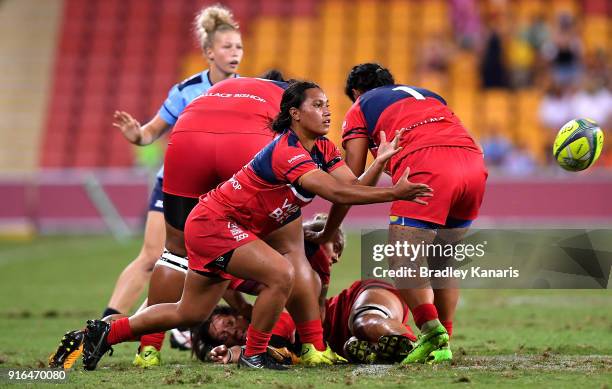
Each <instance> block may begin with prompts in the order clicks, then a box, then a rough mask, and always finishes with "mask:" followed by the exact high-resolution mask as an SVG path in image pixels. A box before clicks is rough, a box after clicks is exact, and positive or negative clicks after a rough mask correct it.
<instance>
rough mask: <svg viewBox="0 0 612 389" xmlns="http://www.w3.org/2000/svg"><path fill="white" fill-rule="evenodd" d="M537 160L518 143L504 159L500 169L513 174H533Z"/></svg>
mask: <svg viewBox="0 0 612 389" xmlns="http://www.w3.org/2000/svg"><path fill="white" fill-rule="evenodd" d="M536 168H537V162H536V160H535V159H534V158H533V156H532V155H531V153H529V151H528V150H527V148H526V147H525V146H524V145H523V144H518V145H517V146H516V147H515V148H514V149H513V150H511V151H510V152H509V153H508V154H507V155H506V158H505V159H504V164H503V166H502V170H503V171H504V172H506V173H508V174H511V175H514V176H526V175H529V174H533V172H534V171H535V170H536Z"/></svg>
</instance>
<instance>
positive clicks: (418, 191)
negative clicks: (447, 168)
mask: <svg viewBox="0 0 612 389" xmlns="http://www.w3.org/2000/svg"><path fill="white" fill-rule="evenodd" d="M409 175H410V168H407V169H406V170H405V171H404V173H403V174H402V176H401V177H400V179H399V180H398V181H397V183H396V184H395V185H394V186H393V191H394V193H395V197H396V198H397V199H398V200H407V201H414V202H415V203H417V204H421V205H427V202H426V201H424V200H422V199H420V197H432V196H433V189H431V188H430V187H429V186H428V185H426V184H416V183H413V182H410V181H409V180H408V176H409Z"/></svg>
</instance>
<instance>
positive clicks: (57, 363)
mask: <svg viewBox="0 0 612 389" xmlns="http://www.w3.org/2000/svg"><path fill="white" fill-rule="evenodd" d="M326 220H327V215H325V214H317V215H315V216H314V217H313V219H311V220H308V221H306V222H304V226H303V227H304V231H305V232H306V231H311V232H320V231H322V230H323V227H325V222H326ZM344 242H345V237H344V232H343V231H342V229H338V231H337V233H336V235H335V238H334V241H333V242H330V246H329V247H323V245H316V244H314V243H312V242H307V241H304V248H305V253H306V258H307V259H308V262H309V263H310V265H311V267H312V269H313V270H314V271H315V273H316V274H317V276H318V277H317V279H319V280H321V292H320V294H319V296H320V297H319V303H320V304H321V314H322V315H324V313H325V300H326V295H327V289H328V287H329V281H330V274H331V266H332V264H334V263H336V262H337V261H338V258H339V257H340V256H341V255H342V252H343V250H344ZM164 269H165V270H164V271H165V272H173V271H174V272H179V273H184V271H183V270H182V269H181V268H176V267H172V266H166V267H165V268H164ZM169 278H171V277H168V279H169ZM165 287H167V288H173V285H165ZM178 287H180V288H181V289H182V287H183V283H182V282H181V283H180V284H179V285H178ZM230 288H231V290H230V289H228V290H227V292H226V294H225V295H224V297H223V298H224V300H225V301H226V302H227V303H228V304H230V306H231V308H229V309H231V312H232V313H234V314H235V315H236V316H240V317H241V318H244V319H245V320H247V323H248V320H250V318H251V312H252V308H253V307H252V306H251V305H250V304H248V303H247V302H246V300H245V299H244V297H243V296H242V293H241V292H244V293H250V294H256V293H257V291H258V287H257V284H256V283H255V282H253V281H251V280H235V281H234V282H232V284H231V286H230ZM123 317H127V315H123V314H113V315H109V316H107V317H105V318H104V319H103V320H105V321H107V322H110V321H113V320H117V319H120V318H123ZM322 317H323V316H322ZM292 323H293V322H292ZM294 326H295V325H294ZM200 327H201V326H197V327H196V328H200ZM244 328H245V329H246V327H244ZM185 332H187V334H186V336H188V338H187V339H186V340H187V341H188V342H189V349H191V342H192V336H191V333H190V331H185ZM83 334H84V331H83V330H74V331H69V332H67V333H66V334H65V335H64V336H63V337H62V340H61V341H60V345H59V346H58V348H57V350H56V351H55V352H54V353H53V354H51V356H50V357H49V367H51V368H58V367H61V368H64V369H70V368H71V367H72V366H73V364H74V363H75V362H76V360H77V358H78V357H80V356H81V354H82V343H83ZM144 336H146V335H144ZM245 336H246V334H245V333H243V334H241V335H240V336H239V339H241V341H242V344H244V341H245ZM171 340H172V339H171ZM140 342H141V344H140V347H139V349H138V350H139V351H138V353H137V354H136V358H135V360H134V363H133V364H134V365H136V366H140V367H144V368H146V367H153V366H159V365H160V364H161V348H162V345H163V343H161V342H160V343H159V344H158V345H145V346H144V347H143V346H142V342H143V341H142V337H141V341H140Z"/></svg>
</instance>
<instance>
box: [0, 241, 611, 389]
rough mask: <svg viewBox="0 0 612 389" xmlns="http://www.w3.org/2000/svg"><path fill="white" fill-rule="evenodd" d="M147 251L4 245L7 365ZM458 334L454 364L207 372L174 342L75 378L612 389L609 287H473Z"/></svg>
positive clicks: (91, 304)
mask: <svg viewBox="0 0 612 389" xmlns="http://www.w3.org/2000/svg"><path fill="white" fill-rule="evenodd" d="M356 238H357V237H356V236H355V235H351V236H350V237H349V246H348V247H347V250H346V251H345V255H344V258H342V260H341V263H339V264H338V265H337V266H335V267H334V269H333V272H332V285H331V291H330V293H336V292H338V291H339V290H341V289H342V288H344V287H346V286H348V285H349V284H350V283H351V282H352V281H354V280H355V279H357V278H358V277H359V256H358V250H359V244H358V241H357V239H356ZM139 245H140V241H139V240H133V241H129V242H127V243H125V244H118V243H116V242H115V241H113V240H112V239H111V238H109V237H44V238H37V239H35V240H33V241H28V242H6V241H0V281H1V282H0V296H2V298H1V299H0V368H14V367H22V368H26V367H27V368H34V367H40V366H43V365H44V363H45V361H46V358H47V356H48V354H49V353H50V352H51V351H52V350H53V349H54V348H55V347H56V345H57V342H58V341H59V338H60V337H61V335H62V334H63V333H64V332H65V331H66V330H68V329H72V328H78V327H82V326H83V325H84V322H85V320H86V319H88V318H93V317H97V316H98V315H99V314H100V313H101V311H102V310H103V308H104V307H105V303H106V302H107V299H108V297H109V296H110V292H111V289H112V287H113V285H114V282H115V279H116V276H117V275H118V274H119V272H120V271H121V269H122V268H123V266H124V265H125V264H126V263H127V262H128V261H129V260H131V259H132V258H133V257H134V256H135V255H136V253H137V252H138V250H139ZM454 327H455V328H454V331H455V335H454V336H453V341H452V347H453V350H454V352H455V356H456V358H455V361H454V362H453V364H452V365H447V366H436V367H430V366H411V367H409V368H404V367H399V366H393V367H390V366H381V367H377V366H342V367H334V368H319V369H303V368H295V369H293V370H292V371H291V372H290V373H287V372H268V371H265V372H253V371H244V370H240V369H237V368H235V367H226V366H216V365H210V364H206V365H204V364H201V363H199V362H196V361H194V360H192V359H191V358H190V357H189V354H188V353H185V352H178V351H174V350H171V349H170V348H169V347H167V348H165V349H164V350H163V361H164V366H163V367H162V368H158V369H153V370H147V371H141V370H139V369H136V368H133V367H132V366H131V364H130V363H131V360H132V357H133V354H134V351H135V347H136V346H135V344H122V345H119V346H117V347H116V349H115V355H114V356H112V357H105V358H104V359H103V360H102V361H101V363H100V365H99V369H98V370H97V371H95V372H84V371H82V370H81V369H80V368H79V369H75V370H74V371H72V372H70V373H69V380H68V382H69V384H70V386H74V387H98V388H100V387H104V388H106V387H121V388H125V387H158V386H164V387H165V386H173V385H181V386H200V385H208V384H213V385H215V386H219V387H243V388H244V387H250V386H256V385H260V386H267V387H273V388H276V387H278V388H291V387H325V388H327V387H346V386H356V387H358V386H368V387H399V386H412V387H416V386H417V385H418V386H420V387H426V386H434V385H436V386H447V385H452V386H462V385H466V386H469V387H481V386H489V385H495V386H498V387H510V386H513V387H514V386H532V387H577V386H579V387H594V388H603V387H607V388H611V387H612V385H611V382H612V291H610V290H603V291H602V290H599V291H597V290H579V291H577V290H555V291H543V290H538V291H530V290H521V291H509V290H493V291H491V290H467V291H464V292H463V294H462V298H461V301H460V306H459V311H458V315H457V318H456V320H455V326H454ZM4 384H5V383H4V382H2V381H0V386H3V385H4ZM33 385H34V386H38V385H40V383H36V384H33Z"/></svg>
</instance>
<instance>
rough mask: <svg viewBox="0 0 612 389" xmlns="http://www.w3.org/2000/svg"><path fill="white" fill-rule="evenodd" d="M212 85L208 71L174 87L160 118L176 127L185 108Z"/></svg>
mask: <svg viewBox="0 0 612 389" xmlns="http://www.w3.org/2000/svg"><path fill="white" fill-rule="evenodd" d="M211 86H212V83H211V82H210V77H209V76H208V69H207V70H204V71H203V72H202V73H198V74H194V75H193V76H191V77H189V78H187V79H186V80H184V81H182V82H180V83H178V84H176V85H174V86H173V87H172V89H170V92H168V97H167V98H166V100H165V101H164V103H163V104H162V106H161V108H160V109H159V112H158V114H159V117H161V118H162V119H163V120H164V121H165V122H166V123H168V124H169V125H171V126H174V124H175V123H176V121H177V120H178V117H179V115H180V114H181V112H183V110H184V109H185V107H186V106H187V105H188V104H189V103H191V101H192V100H193V99H195V98H196V97H198V96H200V95H201V94H203V93H204V92H206V91H208V89H210V87H211ZM163 176H164V167H163V166H162V167H161V169H159V172H157V177H158V178H163Z"/></svg>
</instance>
